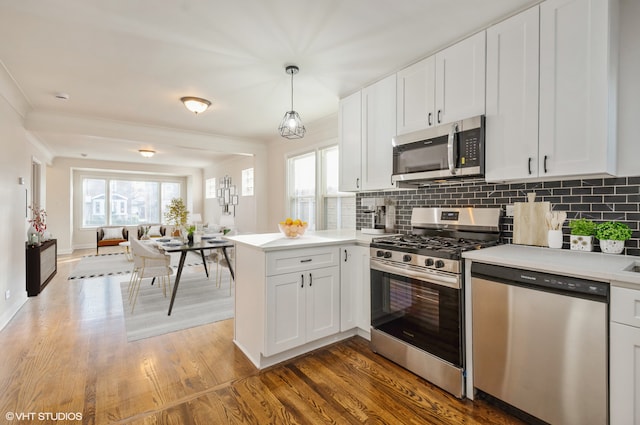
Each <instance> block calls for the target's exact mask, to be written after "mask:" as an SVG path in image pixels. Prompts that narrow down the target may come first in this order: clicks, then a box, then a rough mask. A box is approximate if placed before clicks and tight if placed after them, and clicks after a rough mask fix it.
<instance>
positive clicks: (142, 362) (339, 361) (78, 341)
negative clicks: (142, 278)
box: [0, 251, 521, 425]
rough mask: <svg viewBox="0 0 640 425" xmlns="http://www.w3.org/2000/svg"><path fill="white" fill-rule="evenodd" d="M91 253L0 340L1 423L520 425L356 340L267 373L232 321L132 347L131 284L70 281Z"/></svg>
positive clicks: (67, 262)
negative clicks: (124, 287)
mask: <svg viewBox="0 0 640 425" xmlns="http://www.w3.org/2000/svg"><path fill="white" fill-rule="evenodd" d="M105 252H106V251H105ZM87 253H91V251H83V252H78V253H76V254H74V256H69V257H61V259H60V261H59V268H58V275H57V276H56V277H55V278H54V280H53V281H52V282H51V283H50V284H49V286H48V287H47V288H45V290H44V291H43V292H42V294H40V295H39V296H38V297H34V298H30V299H29V300H28V301H27V303H26V304H25V305H24V306H23V307H22V309H21V310H20V311H19V312H18V313H17V315H16V316H15V317H14V318H13V319H12V321H11V322H10V323H9V324H8V325H7V327H5V329H4V330H2V331H1V332H0V347H2V357H1V359H2V363H1V364H0V423H4V422H3V421H4V420H5V418H9V416H6V415H7V413H16V414H20V413H23V414H24V413H31V412H33V413H46V412H51V413H56V412H58V413H60V412H61V413H63V414H79V415H82V421H77V420H66V421H65V420H50V421H46V420H45V421H41V420H37V417H36V420H34V421H17V420H13V421H9V420H7V421H6V423H38V424H43V423H52V424H67V423H68V424H78V423H83V424H99V425H102V424H203V425H204V424H206V425H209V424H260V425H262V424H363V423H364V424H398V423H401V424H519V423H521V422H519V421H518V420H516V419H514V418H512V417H510V416H509V415H507V414H505V413H503V412H502V411H500V410H498V409H496V408H493V407H491V406H489V405H487V404H485V403H484V402H481V401H476V402H471V401H469V400H457V399H456V398H454V397H452V396H450V395H448V394H447V393H445V392H443V391H441V390H439V389H438V388H435V387H433V386H432V385H430V384H429V383H428V382H425V381H424V380H422V379H421V378H418V377H417V376H415V375H413V374H411V373H409V372H407V371H406V370H404V369H402V368H400V367H398V366H396V365H395V364H393V363H391V362H389V361H387V360H386V359H384V358H383V357H380V356H378V355H376V354H374V353H372V352H371V350H369V348H368V344H367V341H366V340H364V339H362V338H360V337H354V338H352V339H349V340H346V341H343V342H340V343H337V344H334V345H331V346H329V347H326V348H323V349H320V350H317V351H315V352H313V353H311V354H309V355H306V356H302V357H300V358H297V359H294V360H292V361H289V362H286V363H284V364H280V365H278V366H275V367H272V368H270V369H266V370H263V371H258V370H257V369H255V368H254V367H253V365H252V364H251V363H250V362H249V361H248V360H247V359H246V357H245V356H244V355H243V354H242V353H241V352H240V350H238V349H237V348H236V347H235V346H234V344H233V343H232V336H233V320H227V321H223V322H218V323H213V324H210V325H205V326H199V327H196V328H192V329H187V330H184V331H180V332H174V333H170V334H166V335H161V336H158V337H154V338H148V339H144V340H140V341H135V342H130V343H129V342H127V340H126V334H125V327H124V317H123V313H122V302H121V296H120V289H119V284H118V283H119V282H120V281H121V280H126V279H127V278H126V277H124V278H123V277H119V278H113V277H110V278H96V279H88V280H84V281H81V280H80V281H69V280H67V276H68V274H69V271H70V270H71V268H72V267H73V266H74V265H75V264H77V261H78V258H79V257H80V256H81V255H84V254H87ZM191 269H192V270H190V272H201V270H200V271H199V270H197V268H195V267H194V268H191ZM59 418H60V417H59V416H58V419H59Z"/></svg>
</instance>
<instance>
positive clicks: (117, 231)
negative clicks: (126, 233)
mask: <svg viewBox="0 0 640 425" xmlns="http://www.w3.org/2000/svg"><path fill="white" fill-rule="evenodd" d="M102 230H103V231H104V238H102V239H103V240H107V239H122V227H105V228H103V229H102Z"/></svg>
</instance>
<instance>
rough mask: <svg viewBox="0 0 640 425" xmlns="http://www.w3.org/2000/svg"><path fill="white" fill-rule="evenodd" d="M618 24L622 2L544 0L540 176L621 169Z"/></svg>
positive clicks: (541, 5) (541, 30) (542, 5)
mask: <svg viewBox="0 0 640 425" xmlns="http://www.w3.org/2000/svg"><path fill="white" fill-rule="evenodd" d="M616 23H617V0H610V1H607V0H547V1H545V2H543V3H541V4H540V127H539V129H540V135H539V158H538V161H539V162H538V164H539V165H538V166H539V175H540V177H556V176H572V175H576V176H578V175H582V176H584V175H590V174H591V175H593V174H602V175H606V174H615V172H616V163H615V160H616V152H615V144H616V137H615V130H616V118H615V117H616V114H615V111H616V97H615V94H616V90H615V86H616V78H615V77H616V75H615V72H613V71H614V70H615V69H616V68H615V67H616V65H615V64H616V63H617V55H616V48H615V43H614V41H615V39H616V37H615V36H614V35H615V31H617V25H616ZM612 31H613V32H614V33H612Z"/></svg>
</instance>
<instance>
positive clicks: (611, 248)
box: [600, 239, 624, 254]
mask: <svg viewBox="0 0 640 425" xmlns="http://www.w3.org/2000/svg"><path fill="white" fill-rule="evenodd" d="M600 250H601V251H602V252H604V253H605V254H620V253H621V252H622V251H624V241H614V240H610V239H600Z"/></svg>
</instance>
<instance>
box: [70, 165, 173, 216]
mask: <svg viewBox="0 0 640 425" xmlns="http://www.w3.org/2000/svg"><path fill="white" fill-rule="evenodd" d="M181 187H182V183H180V182H170V181H142V180H124V179H121V178H117V179H116V178H113V179H111V178H93V177H83V178H82V193H83V197H82V202H83V205H82V226H83V227H98V226H108V225H123V226H129V225H136V224H140V223H162V222H164V210H165V208H166V206H167V205H168V204H169V202H170V201H171V199H173V198H176V197H180V192H181Z"/></svg>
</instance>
